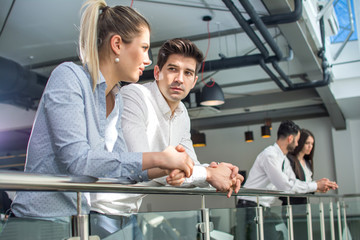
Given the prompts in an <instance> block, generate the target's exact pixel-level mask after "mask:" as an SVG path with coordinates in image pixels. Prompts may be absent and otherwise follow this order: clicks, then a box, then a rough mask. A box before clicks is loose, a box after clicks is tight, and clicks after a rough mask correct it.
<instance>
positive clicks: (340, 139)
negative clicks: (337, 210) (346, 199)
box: [333, 119, 360, 194]
mask: <svg viewBox="0 0 360 240" xmlns="http://www.w3.org/2000/svg"><path fill="white" fill-rule="evenodd" d="M346 126H347V128H346V130H343V131H335V130H333V138H334V146H336V147H335V148H334V156H335V159H336V161H335V167H336V168H335V169H336V172H337V180H338V184H339V186H341V187H339V193H340V194H350V193H360V177H359V170H360V162H359V156H360V149H359V147H360V120H359V119H352V120H347V121H346Z"/></svg>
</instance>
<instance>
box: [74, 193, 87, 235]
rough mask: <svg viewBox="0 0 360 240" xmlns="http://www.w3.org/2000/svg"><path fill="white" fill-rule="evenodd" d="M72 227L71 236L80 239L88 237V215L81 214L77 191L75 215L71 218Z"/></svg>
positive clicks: (79, 195)
mask: <svg viewBox="0 0 360 240" xmlns="http://www.w3.org/2000/svg"><path fill="white" fill-rule="evenodd" d="M72 229H73V233H72V235H73V237H80V240H88V239H89V215H82V214H81V192H77V215H76V216H73V218H72ZM71 239H76V238H71Z"/></svg>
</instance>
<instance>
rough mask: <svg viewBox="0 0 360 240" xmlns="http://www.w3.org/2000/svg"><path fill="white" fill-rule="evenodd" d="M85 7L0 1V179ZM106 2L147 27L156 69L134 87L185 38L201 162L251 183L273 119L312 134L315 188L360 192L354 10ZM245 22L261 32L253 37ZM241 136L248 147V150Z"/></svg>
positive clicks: (217, 203)
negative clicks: (214, 99) (193, 64)
mask: <svg viewBox="0 0 360 240" xmlns="http://www.w3.org/2000/svg"><path fill="white" fill-rule="evenodd" d="M83 2H84V1H82V0H71V1H69V0H52V1H47V0H31V1H28V0H2V1H1V2H0V31H1V32H0V62H1V64H0V170H9V169H17V170H20V171H22V170H23V168H24V162H25V156H26V146H27V141H28V138H29V136H30V133H31V126H32V123H33V120H34V118H35V114H36V108H37V105H38V102H39V100H40V98H41V94H42V91H43V89H44V87H45V85H46V81H47V78H48V77H49V75H50V73H51V71H52V70H53V69H54V68H55V67H56V66H57V65H58V64H60V63H61V62H63V61H75V62H78V63H79V60H78V43H77V37H78V26H79V22H80V19H79V16H80V13H79V11H80V8H81V5H82V3H83ZM107 3H108V5H110V6H113V5H118V4H120V5H128V6H130V5H132V7H133V8H135V9H136V10H138V11H139V12H141V13H142V14H143V15H144V16H145V17H146V18H147V19H148V20H149V22H150V23H151V27H152V32H151V52H152V58H153V64H152V65H151V66H150V67H149V69H148V70H147V71H145V72H144V75H143V76H142V77H141V78H140V81H139V82H140V83H144V82H146V81H151V80H153V76H152V68H153V67H154V65H155V64H156V58H157V51H158V49H159V47H160V46H161V44H162V43H163V42H164V41H165V40H167V39H171V38H175V37H185V38H188V39H190V40H192V41H194V42H195V43H196V44H197V46H198V47H199V48H200V49H201V50H202V51H203V53H204V54H206V60H205V65H204V67H203V69H202V70H201V71H200V73H199V80H198V83H197V85H196V87H195V88H194V89H193V91H192V92H191V93H190V94H189V96H188V98H187V99H186V100H185V101H184V102H185V104H186V105H187V107H188V112H189V114H190V117H191V123H192V129H193V130H194V131H193V132H194V133H196V132H197V133H203V134H205V137H206V146H204V147H199V148H196V153H197V155H198V159H199V160H200V162H202V163H210V162H212V161H216V162H217V161H226V162H230V163H232V164H234V165H237V166H238V167H239V169H241V170H243V171H245V172H246V173H248V172H249V170H250V168H251V166H252V164H253V162H254V160H255V158H256V156H257V154H258V153H260V152H261V151H262V150H263V149H264V148H265V147H267V146H268V145H271V144H273V143H274V142H275V140H276V131H277V128H278V126H279V124H280V122H281V120H285V119H291V120H293V121H295V122H296V123H297V124H298V125H299V126H300V127H302V128H306V129H309V130H311V131H312V132H313V133H314V135H315V139H316V151H315V156H314V164H315V165H314V179H319V178H322V177H327V178H329V179H331V180H334V181H336V182H337V183H338V185H339V189H338V190H337V191H336V192H333V193H339V194H346V193H360V176H359V174H358V171H359V170H360V161H359V156H360V148H359V146H360V45H359V41H358V39H359V32H358V31H357V28H356V27H357V26H358V23H359V19H360V3H359V1H357V0H338V1H336V0H335V1H316V0H303V1H301V0H277V1H273V0H262V1H261V0H253V1H250V5H251V7H250V10H251V9H252V10H254V11H253V12H252V13H249V10H248V9H245V8H244V7H243V5H242V4H240V1H235V0H233V1H225V0H223V1H221V0H211V1H206V0H185V1H184V0H183V1H180V0H172V1H165V0H148V1H145V0H134V1H130V0H118V1H115V0H108V1H107ZM250 14H255V16H257V17H258V18H261V19H263V22H264V24H260V26H255V24H254V23H253V22H252V21H251V20H249V19H250ZM268 16H278V17H279V16H280V17H279V19H278V18H275V17H268ZM321 17H323V23H324V24H323V26H324V27H323V29H324V32H323V35H322V33H321V20H320V19H321ZM259 29H260V30H259ZM322 36H323V38H322ZM212 80H213V81H215V82H216V83H217V84H218V85H219V86H220V88H221V89H222V91H223V93H224V96H225V103H224V104H223V105H220V106H202V105H200V103H199V102H200V97H201V92H202V91H203V88H204V87H206V85H205V84H204V83H207V82H209V81H212ZM269 123H270V124H271V126H272V130H271V137H269V138H262V137H261V127H262V126H263V125H266V124H268V125H269ZM247 131H252V132H253V138H254V141H253V142H245V132H247ZM199 198H200V197H199V196H181V197H180V196H166V197H165V196H155V195H154V196H148V197H146V198H145V200H144V204H143V205H142V209H141V210H142V211H163V210H187V209H194V208H197V207H200V201H197V200H195V199H199ZM234 203H235V201H234V198H230V199H226V198H225V196H224V197H209V201H208V202H207V204H208V207H219V208H225V207H233V206H234Z"/></svg>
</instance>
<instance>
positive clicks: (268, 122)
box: [265, 118, 272, 130]
mask: <svg viewBox="0 0 360 240" xmlns="http://www.w3.org/2000/svg"><path fill="white" fill-rule="evenodd" d="M265 125H266V126H268V127H269V128H270V130H272V126H271V118H266V119H265Z"/></svg>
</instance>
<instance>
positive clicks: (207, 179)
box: [205, 167, 213, 182]
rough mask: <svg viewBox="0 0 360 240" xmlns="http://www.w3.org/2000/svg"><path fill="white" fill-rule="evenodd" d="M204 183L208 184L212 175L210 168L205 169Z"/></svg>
mask: <svg viewBox="0 0 360 240" xmlns="http://www.w3.org/2000/svg"><path fill="white" fill-rule="evenodd" d="M205 169H206V181H207V182H210V181H211V179H212V174H213V168H212V167H206V168H205Z"/></svg>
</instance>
